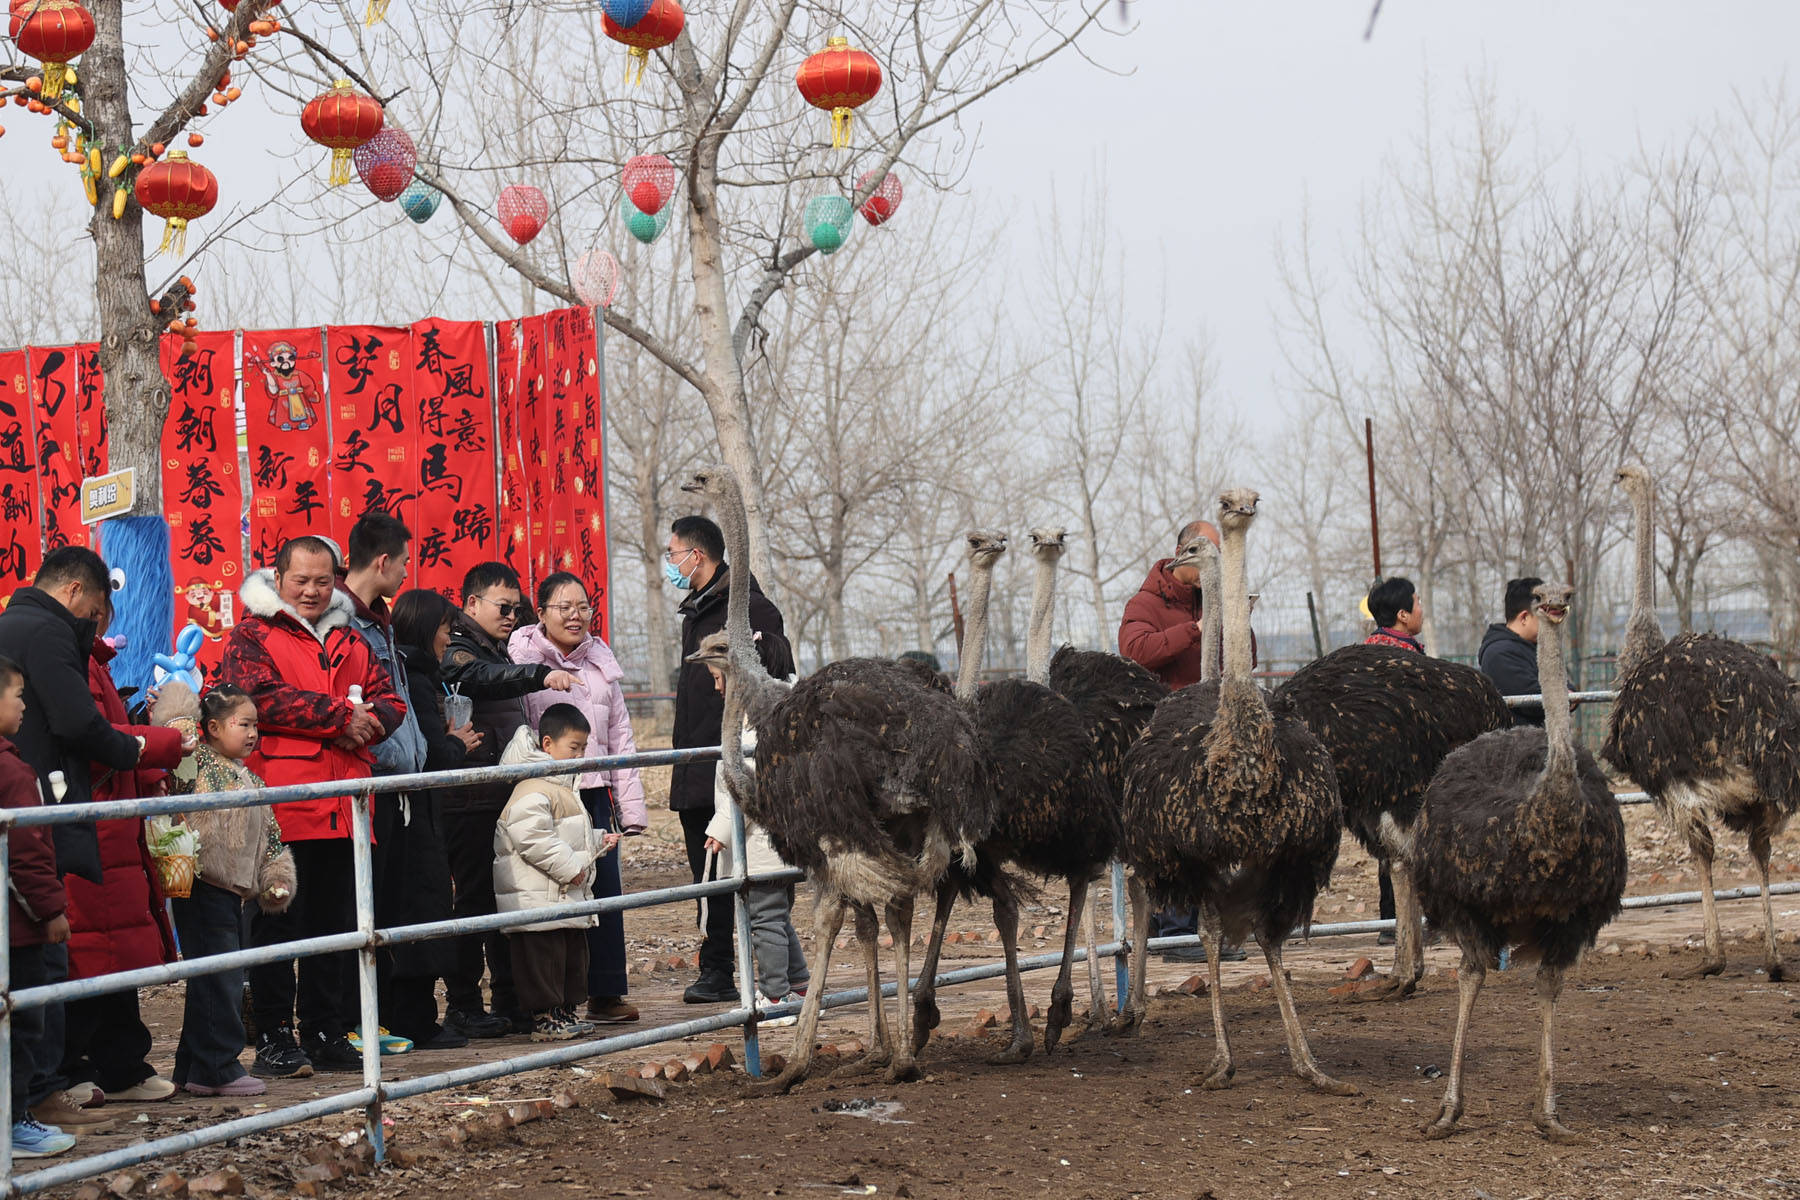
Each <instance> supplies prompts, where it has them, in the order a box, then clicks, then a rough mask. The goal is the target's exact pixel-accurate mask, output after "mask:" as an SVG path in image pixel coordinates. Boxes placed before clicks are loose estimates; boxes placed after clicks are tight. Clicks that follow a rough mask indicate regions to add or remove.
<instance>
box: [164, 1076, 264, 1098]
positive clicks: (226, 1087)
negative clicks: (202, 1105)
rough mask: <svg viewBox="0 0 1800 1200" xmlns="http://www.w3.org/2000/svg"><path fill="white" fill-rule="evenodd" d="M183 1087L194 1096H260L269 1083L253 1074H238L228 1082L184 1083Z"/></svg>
mask: <svg viewBox="0 0 1800 1200" xmlns="http://www.w3.org/2000/svg"><path fill="white" fill-rule="evenodd" d="M181 1086H182V1087H183V1088H184V1089H186V1090H187V1091H189V1092H191V1093H192V1094H194V1095H196V1096H260V1095H262V1094H263V1093H264V1092H266V1091H268V1090H269V1085H268V1084H266V1083H264V1082H263V1081H262V1080H260V1079H258V1078H257V1077H256V1076H254V1075H239V1076H238V1077H237V1078H236V1079H234V1080H232V1081H231V1082H230V1083H221V1084H216V1085H215V1084H210V1083H184V1084H182V1085H181Z"/></svg>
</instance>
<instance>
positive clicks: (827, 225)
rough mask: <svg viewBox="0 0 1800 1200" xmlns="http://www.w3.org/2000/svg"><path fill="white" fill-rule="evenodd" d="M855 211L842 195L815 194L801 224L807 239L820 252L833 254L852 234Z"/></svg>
mask: <svg viewBox="0 0 1800 1200" xmlns="http://www.w3.org/2000/svg"><path fill="white" fill-rule="evenodd" d="M854 215H855V212H854V210H853V209H851V207H850V202H849V201H848V200H846V199H844V198H843V197H842V196H814V197H813V198H812V199H811V200H808V201H807V202H806V213H805V215H804V216H802V217H801V219H800V221H801V224H802V225H803V226H804V227H805V229H806V240H807V242H808V244H810V245H811V246H812V247H813V249H815V250H817V251H818V252H819V253H820V254H831V253H833V252H835V251H836V250H837V248H838V247H839V246H842V245H843V244H844V239H845V238H846V237H848V236H849V234H850V219H851V217H853V216H854Z"/></svg>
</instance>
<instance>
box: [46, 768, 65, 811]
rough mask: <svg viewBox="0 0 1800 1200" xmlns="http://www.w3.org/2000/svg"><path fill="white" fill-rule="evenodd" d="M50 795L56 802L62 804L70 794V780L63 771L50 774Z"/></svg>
mask: <svg viewBox="0 0 1800 1200" xmlns="http://www.w3.org/2000/svg"><path fill="white" fill-rule="evenodd" d="M50 794H51V796H53V797H55V802H56V803H57V804H61V803H62V802H63V797H64V796H67V795H68V794H69V780H68V777H67V776H66V775H64V774H63V773H62V772H61V771H52V772H50Z"/></svg>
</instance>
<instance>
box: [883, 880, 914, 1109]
mask: <svg viewBox="0 0 1800 1200" xmlns="http://www.w3.org/2000/svg"><path fill="white" fill-rule="evenodd" d="M912 923H913V898H912V897H911V896H908V897H907V898H906V899H904V900H896V901H894V902H893V903H892V904H889V905H888V906H887V927H888V933H890V934H892V935H893V938H894V978H895V979H897V980H898V981H899V983H898V985H897V988H896V991H895V994H894V1027H895V1029H896V1030H899V1029H901V1028H903V1025H902V1022H903V1021H904V1019H905V1014H906V1005H907V1000H908V998H909V997H908V994H907V993H908V991H909V989H910V988H911V986H912V984H911V979H910V972H911V971H912ZM889 1053H890V1057H891V1058H892V1060H893V1062H892V1064H891V1065H890V1066H889V1067H888V1073H887V1081H888V1082H889V1083H910V1082H912V1081H913V1080H915V1079H917V1078H918V1077H919V1064H918V1062H917V1060H915V1059H914V1057H913V1048H912V1043H911V1042H910V1041H909V1040H908V1039H907V1038H906V1037H905V1036H904V1035H903V1034H897V1035H896V1036H895V1037H894V1038H893V1039H892V1042H891V1045H890V1047H889Z"/></svg>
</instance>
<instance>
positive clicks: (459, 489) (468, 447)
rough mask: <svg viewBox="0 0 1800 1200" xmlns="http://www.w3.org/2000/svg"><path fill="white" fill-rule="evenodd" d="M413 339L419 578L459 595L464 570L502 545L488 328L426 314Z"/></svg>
mask: <svg viewBox="0 0 1800 1200" xmlns="http://www.w3.org/2000/svg"><path fill="white" fill-rule="evenodd" d="M412 339H413V343H412V344H413V362H412V389H413V398H414V400H415V401H416V402H417V405H418V411H417V429H418V437H419V475H418V480H419V520H418V524H417V525H414V526H412V529H413V531H414V537H413V573H414V579H415V581H416V582H417V584H418V585H419V586H420V587H428V588H435V589H437V590H438V591H440V592H442V593H443V594H444V595H445V596H448V597H449V598H450V599H451V600H452V601H455V602H459V603H460V602H461V600H462V592H461V588H462V579H463V576H464V575H466V574H467V573H468V571H469V568H470V567H473V566H474V565H475V564H476V563H482V562H489V561H492V560H493V559H494V558H495V557H496V556H497V553H498V549H499V543H498V540H497V538H496V529H497V526H496V517H495V510H496V506H497V500H498V492H497V490H496V486H495V481H494V445H495V439H494V403H493V398H492V397H491V396H490V395H489V394H488V390H489V389H488V353H487V328H486V326H484V325H483V324H482V323H481V322H479V321H421V322H419V323H418V324H416V325H414V326H413V328H412Z"/></svg>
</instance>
